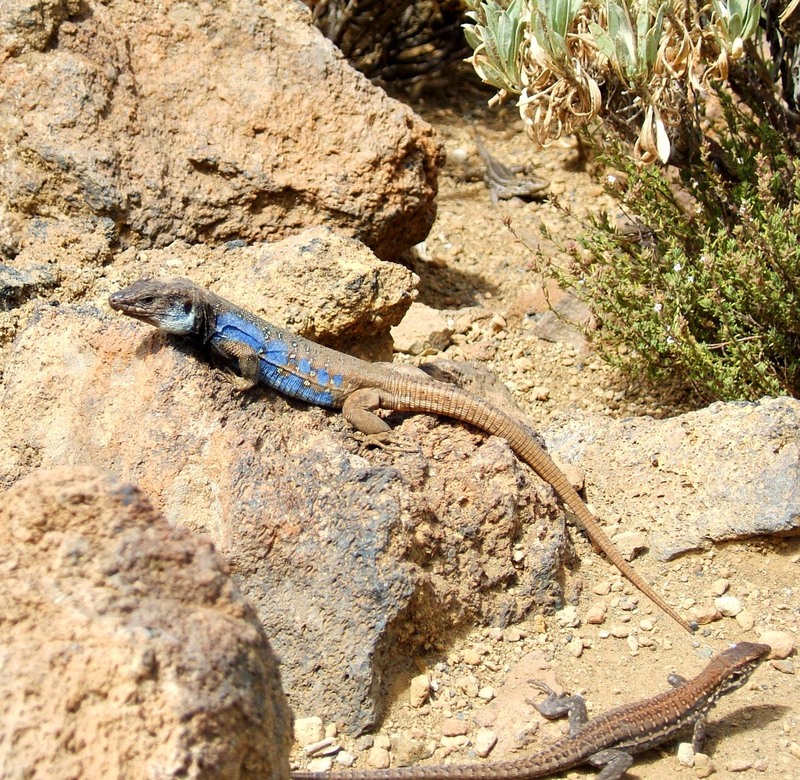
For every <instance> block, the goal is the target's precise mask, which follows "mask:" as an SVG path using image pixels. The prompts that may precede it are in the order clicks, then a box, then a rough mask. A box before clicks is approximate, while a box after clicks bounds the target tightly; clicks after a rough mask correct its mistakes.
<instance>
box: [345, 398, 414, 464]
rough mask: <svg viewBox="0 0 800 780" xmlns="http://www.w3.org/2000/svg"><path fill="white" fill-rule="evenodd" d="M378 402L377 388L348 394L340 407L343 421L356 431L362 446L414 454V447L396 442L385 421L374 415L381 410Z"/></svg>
mask: <svg viewBox="0 0 800 780" xmlns="http://www.w3.org/2000/svg"><path fill="white" fill-rule="evenodd" d="M380 400H381V396H380V391H379V390H378V389H377V388H373V387H364V388H361V389H360V390H355V391H354V392H352V393H350V395H349V396H347V398H346V399H345V401H344V404H343V406H342V414H343V415H344V419H345V420H347V422H349V423H350V425H352V426H353V428H355V429H356V431H358V433H359V434H360V436H359V437H358V438H359V439H360V440H361V442H362V446H364V447H380V448H382V449H388V450H395V451H397V452H416V451H417V448H416V447H414V446H412V445H407V444H403V443H402V442H400V441H398V439H397V435H396V434H395V432H394V431H393V430H392V428H391V426H390V425H389V424H388V423H387V422H386V420H384V419H382V418H381V417H378V415H377V414H375V411H376V410H377V409H380V408H381V403H380Z"/></svg>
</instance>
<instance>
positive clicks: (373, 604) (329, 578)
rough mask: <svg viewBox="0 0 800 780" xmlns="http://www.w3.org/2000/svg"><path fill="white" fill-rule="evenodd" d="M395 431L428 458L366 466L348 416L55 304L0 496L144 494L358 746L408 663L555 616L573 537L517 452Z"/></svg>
mask: <svg viewBox="0 0 800 780" xmlns="http://www.w3.org/2000/svg"><path fill="white" fill-rule="evenodd" d="M20 409H25V410H27V413H26V414H25V415H20V414H19V413H18V411H17V410H20ZM392 422H393V423H394V424H395V427H396V428H399V433H400V435H401V437H402V438H403V439H404V440H406V441H408V442H416V443H419V444H420V446H421V449H420V450H419V451H417V452H405V453H396V452H383V451H374V452H372V453H370V454H369V457H368V458H364V457H361V456H359V455H357V454H355V450H356V449H357V444H356V443H355V442H353V440H352V438H351V435H350V431H349V428H348V426H347V424H346V423H345V422H344V420H343V418H342V417H341V415H339V414H335V413H330V412H325V411H323V410H321V409H318V408H314V407H306V406H304V405H302V404H298V403H296V402H292V401H287V400H285V399H283V398H281V397H279V396H276V395H275V394H274V393H272V392H271V391H269V390H267V389H256V390H254V391H252V392H250V393H247V394H241V393H239V392H237V391H235V390H234V389H233V388H232V386H231V385H230V384H229V383H228V382H226V381H224V380H223V379H221V378H220V376H219V375H218V373H217V372H214V371H213V370H212V369H211V368H210V367H209V365H208V364H207V363H206V362H205V361H204V360H202V359H200V358H199V356H198V355H196V354H195V353H194V351H193V350H192V349H190V348H189V347H187V346H185V345H183V344H182V343H181V342H179V341H171V340H168V339H166V338H165V337H163V336H161V335H159V334H158V333H157V332H156V331H155V330H154V329H152V328H149V327H147V326H145V325H142V324H140V323H135V322H133V321H131V320H128V319H126V318H121V317H114V318H113V319H112V318H111V317H103V316H101V315H99V313H98V312H97V311H96V310H93V309H91V308H89V307H86V308H80V309H78V308H73V307H71V306H61V307H59V308H51V307H43V308H42V309H41V310H39V311H38V312H37V315H36V317H35V318H34V320H33V322H32V323H31V324H30V326H29V327H28V328H26V329H25V330H24V331H23V332H22V333H21V334H20V335H19V337H18V338H17V341H16V343H15V345H14V349H13V352H12V354H11V355H10V358H9V360H8V363H7V366H6V371H5V375H4V381H3V387H2V394H1V395H0V484H11V483H13V482H14V481H15V480H16V479H18V478H19V477H20V476H22V475H24V474H26V473H27V472H29V471H30V470H31V468H33V467H35V466H37V465H44V466H52V465H57V464H61V463H69V462H76V461H80V462H82V463H89V464H93V465H95V466H96V467H98V468H101V469H103V470H105V471H109V472H111V473H112V474H114V475H116V476H118V477H119V478H121V479H124V480H126V481H131V482H134V483H136V484H138V485H140V486H141V488H142V489H143V490H144V491H145V492H146V494H147V495H149V496H152V499H153V502H154V504H155V505H156V507H157V508H158V509H159V510H160V511H161V512H163V513H164V515H165V516H166V517H167V519H168V520H169V521H170V522H171V523H174V524H176V525H180V526H184V527H189V528H191V529H193V530H197V531H202V532H203V533H205V534H207V535H208V536H209V538H211V539H212V540H213V542H214V544H215V545H216V546H217V548H218V549H219V550H220V552H221V553H222V554H223V555H224V556H225V558H226V559H227V561H228V563H229V566H230V568H231V571H232V573H233V575H234V578H235V580H236V582H237V584H238V585H239V587H240V588H241V590H242V591H243V592H244V593H245V594H246V595H247V597H248V599H249V600H250V601H251V602H252V603H253V604H254V605H255V606H256V609H257V611H258V615H259V618H260V620H261V621H262V623H263V625H264V627H265V630H266V632H267V635H268V636H269V637H270V641H271V642H272V644H273V646H274V647H275V649H276V651H277V653H278V654H279V656H280V658H281V662H282V675H283V679H284V684H285V686H286V689H287V691H288V693H289V696H290V700H291V702H292V705H293V707H294V708H295V710H296V712H297V714H298V715H299V716H305V715H312V714H315V715H316V714H318V715H321V716H323V717H324V718H325V720H326V721H330V720H334V721H340V722H342V723H344V724H346V726H347V728H348V729H349V730H351V731H355V732H358V731H360V730H363V729H365V728H367V727H368V726H369V725H371V724H372V723H373V722H374V721H375V719H376V718H377V716H378V701H379V693H380V687H381V680H382V675H383V673H384V670H385V669H387V668H388V667H389V666H390V665H392V664H394V663H396V662H397V660H398V656H402V657H406V656H407V655H408V654H409V653H413V652H415V649H416V648H418V647H419V645H420V644H424V643H426V644H428V645H430V644H434V645H435V644H437V643H438V642H439V641H440V637H441V636H442V635H443V634H444V633H445V632H446V631H448V630H449V629H451V628H452V627H453V626H456V625H460V624H462V623H464V622H465V621H476V620H477V621H482V622H485V623H489V624H494V625H499V626H505V625H508V623H510V622H512V621H516V620H519V619H520V618H521V617H522V616H524V615H525V614H526V613H528V612H529V611H530V610H531V609H533V608H534V607H537V606H544V607H548V606H552V605H554V604H558V603H559V600H560V590H559V585H558V583H557V581H556V577H555V573H556V571H557V570H558V567H559V565H560V558H561V552H562V549H563V546H564V539H565V537H564V526H563V523H562V522H554V517H557V512H556V506H555V503H554V501H553V498H552V494H551V492H550V491H549V489H548V488H546V487H545V486H543V485H542V484H541V482H539V481H538V479H537V478H536V477H535V476H534V475H533V474H532V473H531V472H530V471H529V470H528V469H527V468H526V467H524V466H522V465H521V464H520V463H519V461H518V460H517V459H516V457H514V455H513V454H512V453H511V451H510V449H509V448H508V446H507V445H506V444H505V442H503V441H502V440H500V439H497V438H487V437H485V436H483V435H481V434H479V433H476V432H475V431H473V430H467V429H466V428H465V427H464V426H462V425H460V424H457V423H448V422H444V421H438V420H436V418H433V417H430V416H426V415H415V416H410V417H409V418H408V419H407V420H406V421H405V422H403V423H402V424H398V423H399V420H398V418H397V416H395V417H394V418H393V420H392ZM518 550H524V551H526V554H525V555H524V556H522V557H521V558H520V557H519V556H515V554H514V553H515V551H518Z"/></svg>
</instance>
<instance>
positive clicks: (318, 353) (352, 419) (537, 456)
mask: <svg viewBox="0 0 800 780" xmlns="http://www.w3.org/2000/svg"><path fill="white" fill-rule="evenodd" d="M109 304H110V306H111V308H112V309H114V310H116V311H120V312H122V313H123V314H126V315H128V316H130V317H134V318H135V319H138V320H141V321H143V322H146V323H148V324H150V325H153V326H155V327H156V328H159V329H160V330H162V331H164V332H166V333H168V334H172V335H177V336H183V337H188V338H190V339H193V340H194V341H195V342H196V343H198V344H199V345H200V346H201V347H205V348H207V349H210V350H211V352H212V353H213V354H215V355H216V356H218V357H219V358H221V359H222V360H223V362H224V363H225V364H226V365H228V366H231V367H233V366H235V367H236V368H237V369H238V379H239V381H238V382H237V385H238V386H239V387H240V388H241V389H243V390H246V389H248V388H250V387H253V386H255V385H256V384H257V383H259V382H262V383H264V384H266V385H268V386H270V387H272V388H274V389H276V390H278V391H279V392H281V393H283V394H284V395H287V396H289V397H291V398H296V399H299V400H302V401H305V402H307V403H311V404H316V405H318V406H322V407H327V408H332V409H341V411H342V414H343V415H344V417H345V419H346V420H347V422H348V423H350V425H351V426H352V427H353V428H355V429H356V430H357V431H360V432H361V433H362V434H364V435H365V437H366V440H367V441H368V442H370V441H371V442H375V443H380V442H385V441H387V440H389V439H390V438H391V435H392V431H391V427H390V426H389V424H388V423H387V422H386V421H385V420H383V419H382V418H381V417H379V416H378V415H377V414H376V411H377V410H378V409H384V410H394V411H399V412H423V413H431V414H438V415H441V416H444V417H451V418H454V419H456V420H459V421H461V422H463V423H468V424H469V425H473V426H475V427H476V428H479V429H481V430H482V431H484V432H486V433H489V434H493V435H495V436H500V437H501V438H503V439H505V440H506V442H508V444H509V445H510V447H511V449H512V450H513V451H514V452H515V453H516V454H517V455H518V456H519V457H520V458H522V460H524V461H525V462H526V463H527V464H528V465H529V466H530V467H531V468H532V469H533V470H534V471H535V472H536V473H537V474H538V475H539V476H540V477H541V478H542V479H543V480H545V481H546V482H548V483H549V484H550V485H551V486H552V487H553V489H554V490H555V492H556V494H557V495H558V497H559V498H560V499H561V501H562V502H563V503H564V504H565V505H566V506H567V507H568V508H569V509H570V510H571V511H572V512H573V513H574V514H575V515H576V516H577V517H578V519H579V520H580V522H581V523H582V524H583V527H584V529H585V531H586V533H587V535H588V537H589V539H590V540H591V542H592V544H593V546H594V548H595V550H599V551H602V552H603V553H604V554H605V556H606V558H608V560H609V561H610V562H611V563H612V564H613V565H614V566H615V567H616V568H617V569H618V570H619V571H620V573H622V574H623V575H624V576H625V577H627V579H628V580H629V581H630V582H631V583H632V584H633V585H635V586H636V587H637V588H638V589H639V590H640V591H641V592H642V593H644V594H645V595H646V596H647V597H648V598H649V599H650V600H651V601H652V602H654V603H655V604H656V605H658V606H659V607H660V608H661V609H662V610H664V612H666V613H667V614H668V615H669V616H670V617H672V618H673V619H674V620H676V621H677V622H678V623H679V624H680V625H681V626H682V627H683V628H685V629H686V630H687V631H689V632H690V633H692V632H693V631H694V630H695V629H696V627H697V626H696V625H695V624H692V625H690V624H689V623H688V622H687V621H686V620H684V619H683V618H682V617H681V616H680V615H679V614H678V613H677V612H676V611H675V609H673V608H672V607H671V606H670V605H669V604H667V602H666V601H665V600H664V599H663V597H662V596H660V595H659V594H658V593H656V592H655V590H653V588H652V587H651V586H650V585H648V584H647V583H646V582H645V581H644V579H643V578H642V577H641V576H640V575H639V574H638V573H637V572H636V571H635V570H634V569H633V567H632V566H631V565H630V564H629V563H628V562H627V561H626V560H625V559H624V558H623V557H622V555H621V553H620V552H619V550H618V549H617V548H616V547H615V546H614V544H613V543H612V541H611V540H610V539H609V537H608V535H607V534H606V533H605V531H604V530H603V528H602V527H601V526H600V524H599V521H598V520H597V518H596V517H595V516H594V515H593V514H592V513H591V512H590V511H589V508H588V507H587V506H586V504H585V503H584V502H583V500H582V499H581V497H580V496H579V495H578V493H577V491H576V490H575V488H574V487H573V486H572V484H571V483H570V481H569V480H568V479H567V477H566V475H565V474H564V472H563V471H562V470H561V469H559V468H558V466H556V464H555V463H554V462H553V459H552V458H551V457H550V456H549V455H548V454H547V452H546V451H545V450H544V449H543V447H542V446H541V445H540V444H539V443H538V441H537V439H536V435H535V434H534V432H533V431H532V430H531V429H530V428H529V427H528V426H527V425H525V424H524V423H523V422H521V421H519V420H517V419H515V418H514V417H512V416H511V415H509V414H506V413H505V412H503V411H501V410H500V409H498V408H496V407H494V406H492V405H491V404H489V403H487V402H486V401H484V400H482V399H480V398H478V397H477V396H473V395H471V394H469V393H467V392H466V391H464V390H462V389H460V388H458V387H456V386H454V385H449V384H446V383H444V382H438V381H436V380H434V379H432V378H431V377H429V376H428V375H427V374H425V373H424V372H423V371H422V370H420V369H415V371H416V372H417V373H415V374H413V375H412V374H410V373H409V372H408V371H405V370H401V369H400V368H398V367H397V366H394V365H393V364H391V363H369V362H366V361H363V360H360V359H358V358H356V357H352V356H351V355H346V354H344V353H341V352H337V351H335V350H333V349H330V348H328V347H325V346H322V345H321V344H316V343H315V342H313V341H309V340H308V339H305V338H303V337H301V336H298V335H296V334H294V333H291V332H290V331H288V330H284V329H282V328H279V327H277V326H275V325H271V324H270V323H268V322H266V321H264V320H263V319H261V318H259V317H257V316H255V315H254V314H251V313H250V312H247V311H245V310H244V309H241V308H239V307H238V306H236V305H235V304H233V303H231V302H230V301H227V300H225V299H224V298H221V297H220V296H218V295H216V294H214V293H213V292H210V291H209V290H205V289H203V288H202V287H199V286H198V285H196V284H194V283H193V282H191V281H189V280H188V279H141V280H139V281H138V282H135V283H134V284H132V285H131V286H130V287H127V288H125V289H123V290H119V291H118V292H115V293H113V294H112V295H111V296H110V298H109ZM404 368H406V369H407V368H409V367H408V366H405V367H404Z"/></svg>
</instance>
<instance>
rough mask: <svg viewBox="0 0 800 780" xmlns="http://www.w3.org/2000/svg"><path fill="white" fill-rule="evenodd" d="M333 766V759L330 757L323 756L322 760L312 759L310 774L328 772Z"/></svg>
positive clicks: (309, 763) (309, 765) (309, 766)
mask: <svg viewBox="0 0 800 780" xmlns="http://www.w3.org/2000/svg"><path fill="white" fill-rule="evenodd" d="M332 766H333V758H331V757H330V756H322V757H320V758H312V759H311V761H309V762H308V771H309V772H328V771H330V768H331V767H332Z"/></svg>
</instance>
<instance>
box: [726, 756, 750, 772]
mask: <svg viewBox="0 0 800 780" xmlns="http://www.w3.org/2000/svg"><path fill="white" fill-rule="evenodd" d="M752 768H753V762H752V761H748V760H747V759H746V758H732V759H730V760H729V761H728V763H727V765H726V769H727V770H728V771H729V772H747V771H748V770H749V769H752Z"/></svg>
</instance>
